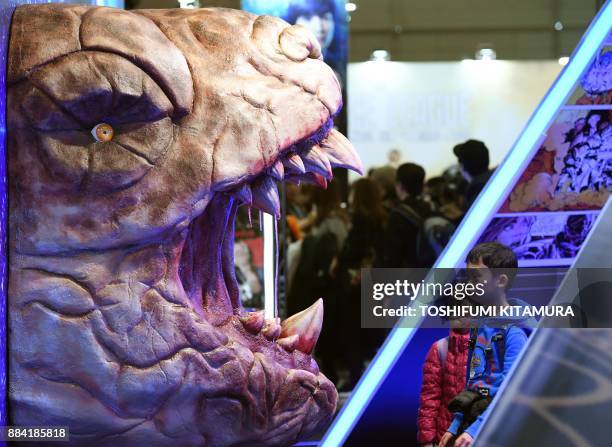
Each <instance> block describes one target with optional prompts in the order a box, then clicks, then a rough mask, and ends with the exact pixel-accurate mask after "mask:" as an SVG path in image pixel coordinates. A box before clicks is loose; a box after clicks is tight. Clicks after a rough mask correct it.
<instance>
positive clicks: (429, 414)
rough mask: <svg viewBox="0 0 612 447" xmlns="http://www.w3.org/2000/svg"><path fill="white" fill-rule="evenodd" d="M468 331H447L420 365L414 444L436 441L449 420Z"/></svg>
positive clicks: (462, 377)
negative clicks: (421, 375) (450, 405)
mask: <svg viewBox="0 0 612 447" xmlns="http://www.w3.org/2000/svg"><path fill="white" fill-rule="evenodd" d="M469 342H470V334H469V329H459V328H456V329H451V331H450V334H449V336H448V337H445V338H442V339H440V340H438V341H436V342H435V343H434V344H433V345H431V348H430V349H429V353H428V354H427V358H426V360H425V364H424V365H423V382H422V385H421V397H420V402H419V413H418V418H417V426H418V433H417V441H418V442H419V444H421V445H424V446H433V445H436V444H437V443H438V442H440V439H441V438H442V436H443V435H444V433H445V432H446V429H447V428H448V426H449V425H450V423H451V421H452V420H453V415H452V414H451V412H450V411H448V404H449V402H450V401H451V400H452V399H453V398H454V397H455V396H456V395H457V394H458V393H460V392H461V391H463V388H464V387H465V373H466V369H467V368H466V364H467V354H468V349H469Z"/></svg>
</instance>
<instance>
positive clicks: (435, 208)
mask: <svg viewBox="0 0 612 447" xmlns="http://www.w3.org/2000/svg"><path fill="white" fill-rule="evenodd" d="M453 152H454V154H455V156H456V158H457V164H456V165H454V166H452V167H450V168H449V169H447V170H446V171H445V172H444V173H443V174H442V175H441V176H438V177H430V178H427V173H426V172H425V169H424V168H423V167H422V166H419V165H418V164H415V163H404V164H402V165H400V166H399V167H398V168H397V169H396V168H394V167H391V166H383V167H379V168H374V169H371V170H370V171H369V172H368V174H367V176H365V177H363V178H360V179H358V180H356V181H354V182H353V183H352V184H351V185H350V191H349V194H348V201H346V202H345V201H344V200H343V194H342V189H341V185H340V184H339V182H338V181H337V180H333V181H331V182H330V183H329V185H328V188H327V189H326V190H321V189H318V188H316V187H314V186H311V185H299V186H298V185H295V184H287V185H286V197H287V213H286V215H287V217H286V219H287V228H288V229H289V231H288V232H287V240H286V241H284V242H285V244H286V245H285V248H286V253H287V275H286V276H287V284H288V289H287V303H286V311H287V314H288V315H292V314H294V313H296V312H298V311H300V310H302V309H304V308H306V307H308V306H309V305H311V304H312V303H313V302H314V301H316V300H317V299H318V298H319V297H324V299H325V319H324V326H323V331H322V333H321V337H320V339H319V343H318V345H317V350H316V353H315V354H316V356H317V357H318V360H319V365H320V366H321V369H322V371H323V372H324V373H325V374H326V375H327V376H328V377H329V378H330V379H331V380H332V381H334V382H335V383H336V384H337V386H338V387H339V389H341V390H342V389H346V390H350V389H352V388H353V386H354V385H355V384H356V382H357V380H358V379H359V377H360V376H361V374H362V372H363V370H364V368H365V367H366V366H367V363H368V362H369V360H370V359H371V358H372V357H373V355H374V354H375V353H376V350H377V349H378V348H379V347H380V345H381V344H382V342H383V341H384V338H385V336H386V333H385V332H384V331H383V330H379V329H362V328H361V327H360V322H361V318H360V311H361V306H360V300H361V289H360V285H361V278H360V275H361V269H362V268H368V267H376V268H381V267H383V268H384V267H388V268H399V267H403V268H406V267H418V268H427V267H431V266H432V265H433V263H434V261H435V259H436V257H437V256H438V254H439V253H440V252H441V251H442V250H443V248H444V246H445V245H446V243H448V241H449V240H450V238H451V236H452V234H453V232H454V230H455V228H456V227H457V226H458V224H459V223H460V221H461V219H462V218H463V215H464V213H465V212H466V210H467V209H468V208H469V206H470V205H471V203H472V202H473V201H474V200H475V198H476V197H477V195H478V193H479V192H480V190H481V189H482V188H483V187H484V185H485V183H486V182H487V180H488V178H489V176H490V175H491V170H490V169H489V153H488V150H487V148H486V146H485V145H484V143H482V142H480V141H477V140H468V141H466V142H464V143H461V144H458V145H457V146H455V148H454V150H453Z"/></svg>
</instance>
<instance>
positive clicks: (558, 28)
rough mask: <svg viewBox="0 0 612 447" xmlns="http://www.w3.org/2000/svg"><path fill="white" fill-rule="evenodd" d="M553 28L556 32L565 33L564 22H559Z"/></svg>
mask: <svg viewBox="0 0 612 447" xmlns="http://www.w3.org/2000/svg"><path fill="white" fill-rule="evenodd" d="M553 28H555V31H563V22H561V21H559V20H557V21H556V22H555V24H554V25H553Z"/></svg>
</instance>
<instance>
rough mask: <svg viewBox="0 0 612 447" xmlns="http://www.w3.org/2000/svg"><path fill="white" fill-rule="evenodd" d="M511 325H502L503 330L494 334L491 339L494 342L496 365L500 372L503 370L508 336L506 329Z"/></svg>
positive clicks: (508, 329)
mask: <svg viewBox="0 0 612 447" xmlns="http://www.w3.org/2000/svg"><path fill="white" fill-rule="evenodd" d="M511 327H512V325H511V324H509V325H507V326H505V327H504V331H503V332H498V333H497V334H495V335H494V336H493V337H492V338H491V341H492V342H493V343H494V344H495V352H496V354H497V366H498V367H499V370H500V371H501V372H503V371H504V360H505V357H506V338H508V331H510V328H511Z"/></svg>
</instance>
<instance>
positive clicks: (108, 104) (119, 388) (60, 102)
mask: <svg viewBox="0 0 612 447" xmlns="http://www.w3.org/2000/svg"><path fill="white" fill-rule="evenodd" d="M319 54H320V50H319V48H318V46H317V44H316V40H315V39H314V37H313V36H311V35H310V34H309V33H306V32H305V31H304V30H303V29H301V28H300V27H289V25H287V24H286V23H285V22H283V21H281V20H278V19H275V18H270V17H257V16H254V15H251V14H248V13H245V12H241V11H234V10H224V9H201V10H178V9H177V10H150V11H147V10H143V11H138V12H127V11H122V10H113V9H109V8H96V7H84V6H75V5H52V4H51V5H31V6H21V7H19V8H17V10H16V11H15V14H14V17H13V23H12V28H11V36H10V49H9V72H8V84H9V85H8V156H9V181H10V193H9V206H10V218H9V246H10V253H9V255H10V265H9V269H10V270H9V275H10V276H9V330H10V332H9V334H10V335H9V337H10V338H9V362H10V370H9V388H10V389H9V399H10V402H9V405H10V419H11V423H12V424H15V425H30V426H36V425H51V426H69V427H70V439H71V444H72V445H84V446H85V445H86V446H123V445H125V446H127V445H130V446H141V445H149V446H230V445H232V446H233V445H248V446H256V445H287V444H290V443H291V442H293V441H295V440H296V439H299V438H300V437H303V436H305V435H306V434H308V433H310V432H313V431H315V430H319V429H320V428H321V427H322V426H324V424H326V423H327V422H328V420H329V418H330V417H331V416H332V414H333V412H334V410H335V406H336V400H337V393H336V390H335V388H334V386H333V385H332V383H331V382H330V381H329V380H328V379H327V378H325V376H323V375H322V374H321V373H320V372H319V370H318V367H317V365H316V363H315V362H314V360H313V359H312V357H311V355H310V351H311V350H312V345H313V344H314V342H316V337H317V336H318V332H317V327H316V326H317V321H318V320H317V319H318V318H319V316H320V315H322V308H319V307H317V308H316V312H315V311H313V312H311V313H310V314H309V315H310V317H312V316H313V315H315V317H313V321H314V323H312V324H310V323H308V321H307V322H306V323H304V322H303V321H302V326H303V327H302V329H299V327H300V325H299V324H297V327H298V329H299V330H302V331H303V332H304V334H306V333H308V334H310V335H308V336H307V335H303V334H302V335H299V334H298V335H299V336H298V335H295V334H294V335H293V336H292V337H288V338H287V337H285V338H282V337H283V336H284V335H290V334H291V332H288V333H286V332H287V330H286V329H285V328H284V326H283V330H282V332H283V334H284V335H283V334H281V338H282V340H284V341H283V342H281V340H276V339H277V337H278V336H279V332H280V327H279V323H278V322H277V321H267V322H263V321H262V317H261V315H260V314H251V315H250V316H245V314H244V311H243V310H242V309H241V307H240V303H239V299H238V293H237V287H236V284H235V280H234V274H233V259H232V255H233V254H232V244H233V217H234V216H235V212H236V209H237V207H238V205H239V204H240V201H242V202H246V203H250V202H251V196H252V203H253V205H254V206H258V204H259V207H260V208H262V207H263V208H264V209H266V207H268V209H270V206H272V208H271V209H272V212H274V213H276V212H275V211H274V206H273V205H274V203H275V200H274V198H275V196H274V194H275V186H274V184H273V183H271V181H270V177H268V176H267V175H266V173H269V172H270V170H271V169H272V168H273V165H274V166H276V170H275V172H276V175H277V177H278V176H279V174H278V171H279V169H280V170H281V174H280V176H281V177H282V175H283V174H282V171H283V168H282V165H283V163H284V164H285V168H284V175H285V178H287V177H291V176H292V177H294V178H296V177H299V175H300V172H299V171H300V169H299V166H298V168H295V157H294V163H293V164H292V163H291V162H288V161H287V158H289V157H290V153H292V152H293V153H294V154H295V152H297V153H298V154H299V153H302V154H303V158H304V164H305V165H306V168H308V166H310V167H311V168H312V169H314V170H311V171H310V172H311V174H308V173H306V174H304V175H303V176H302V177H303V178H305V179H306V180H311V181H316V182H318V183H319V184H320V183H324V181H325V180H322V178H323V177H325V176H326V173H327V171H329V172H331V168H330V166H331V167H333V166H344V167H351V166H350V165H351V163H348V162H347V163H343V162H342V156H341V155H342V154H340V152H342V151H340V152H336V155H335V156H334V155H333V153H334V148H333V147H332V146H333V144H334V143H333V141H334V138H336V140H337V134H335V131H331V133H330V123H331V118H332V117H333V116H334V114H336V113H337V111H338V109H339V108H340V107H341V96H340V88H339V86H338V83H337V81H336V79H335V77H334V75H333V73H332V71H331V70H330V69H329V68H328V67H327V66H326V65H325V64H324V63H323V62H322V61H321V60H320V57H319ZM101 122H104V123H108V124H110V125H111V126H112V127H113V129H114V131H115V135H114V137H113V139H112V140H111V141H109V142H97V141H96V140H95V139H94V138H93V136H92V135H91V133H90V131H91V129H92V128H93V127H94V126H95V125H96V124H98V123H101ZM334 135H336V137H334ZM326 141H327V142H328V149H329V151H330V152H329V153H330V156H329V160H328V158H327V157H320V152H317V151H316V150H314V149H309V148H310V147H311V146H312V145H313V144H315V143H320V146H316V147H317V148H319V149H320V150H321V151H323V149H321V148H325V144H326ZM329 141H331V143H329ZM309 150H310V152H308V151H309ZM349 152H350V151H349ZM346 153H348V152H346V151H345V154H346ZM307 154H310V156H309V157H310V159H311V162H310V163H309V162H308V160H307V158H308V155H307ZM317 154H319V155H318V156H319V157H320V158H319V159H318V161H317V159H316V157H314V156H315V155H317ZM338 154H340V155H338ZM313 157H314V162H313V161H312V160H313ZM334 157H335V158H334ZM298 158H299V157H298ZM323 158H324V160H323ZM349 158H350V157H349ZM298 161H299V160H298ZM345 161H346V160H345ZM279 164H280V166H279ZM299 164H300V163H298V165H299ZM291 166H294V170H293V171H292V168H291ZM352 167H353V168H354V169H356V170H359V163H358V159H357V161H354V163H353V166H352ZM306 170H307V171H308V169H306ZM317 170H318V172H319V174H316V173H315V174H313V173H312V172H315V171H317ZM328 179H329V177H328ZM244 185H247V186H244ZM249 185H250V186H249ZM270 185H272V186H270ZM245 188H246V189H245ZM272 189H274V191H272ZM251 190H252V193H251ZM245 191H246V192H245ZM270 204H272V205H270ZM317 312H318V313H317ZM315 320H317V321H315ZM283 324H284V323H283ZM309 324H310V326H309ZM262 325H263V326H262ZM318 325H319V327H320V321H318ZM304 327H306V329H304ZM308 331H310V332H308ZM313 333H314V334H315V335H314V336H312V334H313ZM308 337H310V338H308ZM313 337H314V341H313ZM298 340H299V342H298ZM62 445H66V444H65V443H64V444H62Z"/></svg>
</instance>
